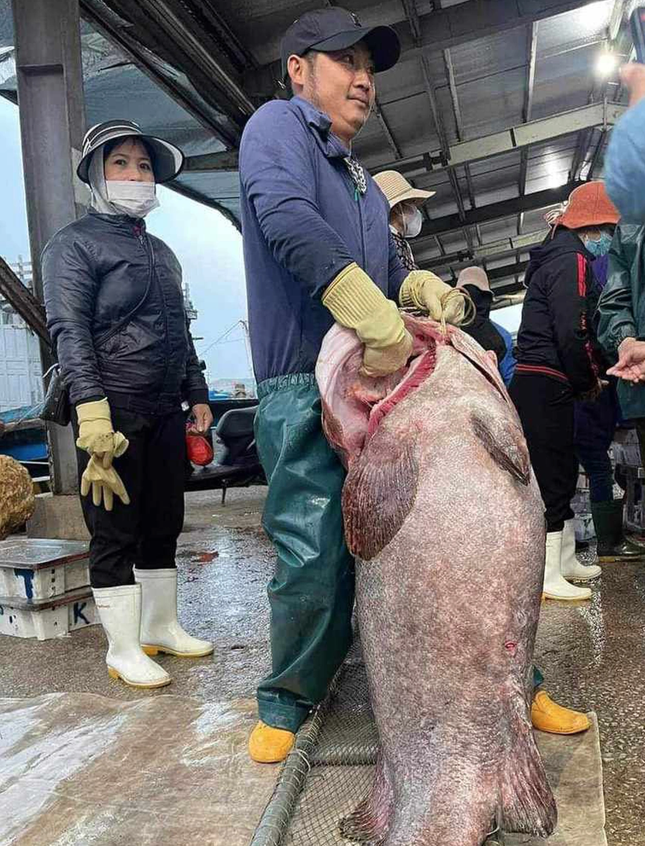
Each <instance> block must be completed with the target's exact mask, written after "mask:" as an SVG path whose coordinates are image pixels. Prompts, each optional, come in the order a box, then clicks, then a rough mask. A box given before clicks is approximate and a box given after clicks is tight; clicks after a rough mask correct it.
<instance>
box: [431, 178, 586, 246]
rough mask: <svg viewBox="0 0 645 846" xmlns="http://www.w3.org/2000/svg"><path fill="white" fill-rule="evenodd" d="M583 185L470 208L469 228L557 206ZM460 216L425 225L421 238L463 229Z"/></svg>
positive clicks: (467, 219) (569, 186)
mask: <svg viewBox="0 0 645 846" xmlns="http://www.w3.org/2000/svg"><path fill="white" fill-rule="evenodd" d="M580 185H582V183H581V182H568V183H567V184H566V185H561V186H560V187H559V188H548V189H547V190H545V191H537V192H535V193H533V194H525V195H524V196H523V197H513V199H511V200H501V201H500V202H497V203H489V204H488V205H485V206H479V207H478V208H476V209H470V211H467V212H466V221H465V224H466V226H475V225H476V224H478V223H491V222H492V221H494V220H501V219H503V218H505V217H512V216H513V215H515V214H518V213H519V212H527V211H535V210H536V209H544V208H547V207H548V206H555V205H557V204H558V203H562V202H563V201H564V200H566V199H567V198H568V196H569V194H570V193H571V192H572V191H573V190H574V188H578V187H579V186H580ZM463 225H464V224H463V222H462V221H461V219H460V217H459V215H458V214H449V215H446V216H445V217H438V218H435V219H434V220H431V221H429V222H428V223H425V224H424V225H423V228H422V230H421V234H420V235H419V238H420V239H421V238H426V237H428V236H435V235H442V234H445V233H446V232H452V231H454V230H457V229H461V228H462V227H463Z"/></svg>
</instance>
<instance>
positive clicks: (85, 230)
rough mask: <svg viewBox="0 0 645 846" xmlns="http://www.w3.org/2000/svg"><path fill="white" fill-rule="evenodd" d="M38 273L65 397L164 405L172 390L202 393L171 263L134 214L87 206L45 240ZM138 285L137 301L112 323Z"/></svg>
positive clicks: (177, 398) (174, 397)
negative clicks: (97, 210)
mask: <svg viewBox="0 0 645 846" xmlns="http://www.w3.org/2000/svg"><path fill="white" fill-rule="evenodd" d="M42 274H43V285H44V293H45V309H46V311H47V326H48V328H49V332H50V334H51V336H52V339H53V341H54V343H55V345H56V351H57V355H58V360H59V363H60V366H61V373H62V375H63V379H64V381H65V384H66V385H67V386H68V387H69V391H70V399H71V401H72V403H74V404H78V403H82V402H88V401H90V400H96V399H101V398H103V397H106V396H107V398H108V399H109V401H110V403H111V404H112V405H116V406H120V407H125V408H130V409H131V410H132V411H138V412H141V413H151V414H164V413H169V412H171V411H174V410H176V409H177V408H178V407H179V405H180V403H181V401H182V400H186V401H187V402H188V403H189V404H190V405H191V406H192V405H194V404H195V403H198V402H207V401H208V389H207V386H206V382H205V380H204V376H203V374H202V371H201V369H200V367H199V362H198V359H197V355H196V353H195V347H194V345H193V340H192V338H191V335H190V330H189V325H188V320H187V318H186V311H185V308H184V299H183V294H182V288H181V267H180V265H179V262H178V261H177V258H176V257H175V255H174V253H173V252H172V250H171V249H170V248H169V247H167V246H166V244H164V242H163V241H161V240H159V238H155V237H153V236H151V235H148V234H147V233H146V230H145V224H144V222H143V221H142V220H133V219H132V218H129V217H126V216H118V217H116V216H110V215H100V214H95V213H92V212H90V213H89V214H87V215H85V217H82V218H80V219H79V220H76V221H74V222H73V223H70V224H69V225H68V226H66V227H64V228H63V229H61V230H60V231H59V232H57V233H56V235H54V237H53V238H52V239H51V241H50V242H49V243H48V244H47V246H46V247H45V249H44V250H43V255H42ZM148 286H149V288H148ZM147 288H148V295H147V297H146V299H145V301H144V303H143V305H142V306H141V308H140V309H139V310H138V311H137V312H136V314H135V315H134V316H133V317H132V319H131V320H128V321H127V323H126V324H125V325H123V326H121V327H120V328H118V324H119V323H120V321H122V320H123V319H124V318H126V316H127V315H128V314H129V313H130V312H131V311H132V310H133V309H135V308H136V306H137V304H138V303H139V302H140V301H141V299H142V297H143V295H144V293H145V291H146V289H147Z"/></svg>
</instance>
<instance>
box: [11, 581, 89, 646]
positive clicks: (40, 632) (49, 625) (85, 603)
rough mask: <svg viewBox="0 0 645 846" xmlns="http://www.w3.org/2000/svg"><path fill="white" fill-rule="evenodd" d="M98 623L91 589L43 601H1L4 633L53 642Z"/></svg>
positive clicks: (83, 589) (82, 589)
mask: <svg viewBox="0 0 645 846" xmlns="http://www.w3.org/2000/svg"><path fill="white" fill-rule="evenodd" d="M98 622H99V619H98V614H97V612H96V606H95V605H94V598H93V596H92V591H91V590H90V589H89V588H81V589H80V590H74V591H71V592H69V593H67V594H65V595H64V596H60V597H56V598H54V599H49V600H42V601H41V602H29V601H28V600H26V599H18V598H13V599H12V598H10V597H6V598H4V597H3V598H0V634H5V635H11V636H13V637H35V638H38V640H51V639H52V638H55V637H62V636H64V635H66V634H69V633H70V632H73V631H76V630H77V629H84V628H87V626H92V625H95V624H96V623H98Z"/></svg>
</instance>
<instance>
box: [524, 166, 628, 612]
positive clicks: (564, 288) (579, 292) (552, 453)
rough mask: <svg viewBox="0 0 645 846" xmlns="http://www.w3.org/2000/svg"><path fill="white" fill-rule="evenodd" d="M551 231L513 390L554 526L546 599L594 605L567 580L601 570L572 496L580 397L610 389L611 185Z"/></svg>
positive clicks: (532, 273)
mask: <svg viewBox="0 0 645 846" xmlns="http://www.w3.org/2000/svg"><path fill="white" fill-rule="evenodd" d="M549 222H550V223H551V232H550V234H549V235H548V237H547V238H546V240H545V241H544V243H543V244H542V245H541V246H540V247H537V248H536V249H534V250H532V251H531V261H530V263H529V267H528V270H527V272H526V280H525V285H526V287H527V289H528V290H527V293H526V298H525V300H524V307H523V309H522V322H521V325H520V329H519V333H518V336H517V352H516V358H517V366H516V368H515V376H514V377H513V382H512V383H511V387H510V394H511V397H512V398H513V401H514V402H515V405H516V406H517V410H518V412H519V415H520V419H521V421H522V426H523V428H524V434H525V435H526V440H527V444H528V448H529V453H530V455H531V463H532V464H533V469H534V470H535V476H536V478H537V481H538V484H539V486H540V491H541V493H542V499H543V500H544V505H545V516H546V523H547V541H546V568H545V574H544V594H545V596H547V597H549V598H551V599H561V600H576V599H588V598H589V597H590V596H591V591H590V589H589V588H587V587H584V588H582V587H578V586H576V585H573V584H570V582H569V581H567V580H574V581H589V580H590V579H594V578H596V577H597V576H599V575H600V572H601V571H600V567H597V566H595V565H592V566H589V567H586V566H583V565H582V564H580V562H579V561H578V560H577V558H576V554H575V532H574V525H573V511H572V510H571V506H570V503H571V500H572V498H573V495H574V494H575V491H576V484H577V478H578V460H577V458H576V454H575V448H574V416H573V412H574V399H593V398H594V397H596V396H598V394H599V392H600V390H601V389H602V383H601V381H600V378H599V374H600V372H601V369H600V368H601V361H600V357H599V354H598V352H597V350H598V347H597V343H596V340H595V337H594V335H593V333H592V329H591V326H590V316H591V315H592V314H593V311H594V310H595V302H594V301H592V300H593V296H592V290H593V276H592V270H591V263H592V262H593V261H594V259H595V258H597V257H598V256H600V255H603V254H605V253H607V252H608V251H609V246H610V244H611V238H612V235H613V231H614V228H615V226H616V224H617V222H618V212H617V211H616V209H615V208H614V206H613V205H612V203H611V201H610V200H609V198H608V197H607V194H606V193H605V188H604V185H603V183H602V182H588V183H586V184H585V185H582V186H581V187H579V188H576V190H575V191H574V192H573V193H572V194H571V196H570V197H569V202H568V204H567V206H566V208H565V210H564V211H563V212H561V213H559V214H558V215H556V216H554V217H553V218H549Z"/></svg>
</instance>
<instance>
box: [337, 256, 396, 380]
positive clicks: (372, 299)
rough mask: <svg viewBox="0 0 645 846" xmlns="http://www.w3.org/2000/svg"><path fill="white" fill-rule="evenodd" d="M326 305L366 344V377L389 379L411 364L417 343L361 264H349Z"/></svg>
mask: <svg viewBox="0 0 645 846" xmlns="http://www.w3.org/2000/svg"><path fill="white" fill-rule="evenodd" d="M322 304H323V305H324V306H325V308H328V309H329V311H330V312H331V314H332V317H333V318H334V320H335V321H336V322H337V323H340V325H341V326H345V327H346V328H347V329H353V330H354V331H355V332H356V334H357V335H358V338H359V340H360V341H361V342H362V343H363V344H365V351H364V353H363V366H362V368H361V374H362V375H363V376H371V377H373V378H378V377H379V376H389V374H390V373H395V372H396V371H397V370H400V369H401V368H402V367H404V366H405V365H406V364H407V361H408V358H409V357H410V355H411V353H412V344H413V342H412V337H411V335H410V333H409V332H408V331H407V329H406V328H405V324H404V322H403V318H402V317H401V314H400V313H399V310H398V308H397V307H396V303H394V302H392V300H388V299H387V297H386V296H385V294H384V293H383V292H382V291H381V290H380V289H379V288H378V287H377V286H376V285H375V284H374V282H373V281H372V280H371V279H370V277H369V276H368V275H367V273H365V271H364V270H361V268H360V267H359V266H358V265H357V264H355V263H352V264H350V265H348V266H347V267H345V268H344V269H343V270H341V272H340V273H339V274H338V276H336V278H335V279H333V280H332V281H331V283H330V284H329V285H328V287H327V289H326V290H325V292H324V294H323V296H322Z"/></svg>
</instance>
